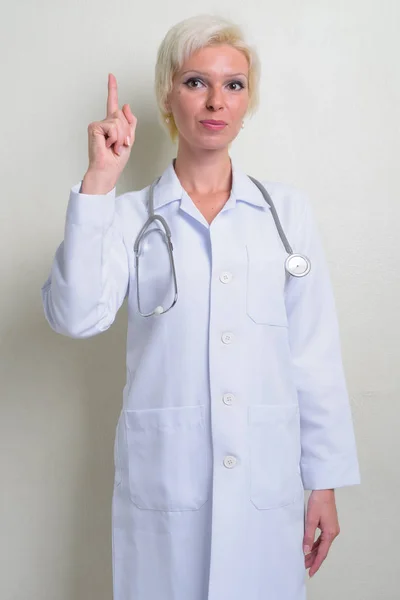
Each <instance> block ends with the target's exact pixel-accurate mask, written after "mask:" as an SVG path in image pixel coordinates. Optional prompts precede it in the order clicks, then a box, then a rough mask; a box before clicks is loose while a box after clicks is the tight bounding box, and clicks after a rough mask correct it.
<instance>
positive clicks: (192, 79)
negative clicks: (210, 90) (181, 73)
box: [185, 77, 200, 89]
mask: <svg viewBox="0 0 400 600" xmlns="http://www.w3.org/2000/svg"><path fill="white" fill-rule="evenodd" d="M197 81H199V82H200V79H199V78H198V77H190V79H188V80H187V81H185V85H187V86H188V88H193V89H196V88H197V87H198V86H193V85H189V84H190V83H194V82H197Z"/></svg>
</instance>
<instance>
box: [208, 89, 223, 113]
mask: <svg viewBox="0 0 400 600" xmlns="http://www.w3.org/2000/svg"><path fill="white" fill-rule="evenodd" d="M223 105H224V102H223V95H222V92H221V90H220V89H217V88H214V89H211V88H210V92H209V94H208V97H207V108H209V109H210V110H219V109H220V108H222V107H223Z"/></svg>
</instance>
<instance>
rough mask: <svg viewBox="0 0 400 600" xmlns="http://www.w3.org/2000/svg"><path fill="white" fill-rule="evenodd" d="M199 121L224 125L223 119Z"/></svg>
mask: <svg viewBox="0 0 400 600" xmlns="http://www.w3.org/2000/svg"><path fill="white" fill-rule="evenodd" d="M200 123H205V124H208V125H226V123H225V121H213V120H205V121H200Z"/></svg>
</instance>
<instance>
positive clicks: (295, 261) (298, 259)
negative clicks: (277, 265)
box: [285, 254, 311, 277]
mask: <svg viewBox="0 0 400 600" xmlns="http://www.w3.org/2000/svg"><path fill="white" fill-rule="evenodd" d="M285 269H286V271H287V272H288V273H289V275H293V277H304V275H307V273H309V272H310V269H311V263H310V261H309V259H308V258H307V257H306V256H304V255H303V254H290V255H289V256H288V257H287V259H286V261H285Z"/></svg>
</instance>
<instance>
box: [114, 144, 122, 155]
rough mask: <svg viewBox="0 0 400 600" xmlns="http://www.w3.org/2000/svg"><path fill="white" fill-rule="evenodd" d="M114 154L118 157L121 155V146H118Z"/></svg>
mask: <svg viewBox="0 0 400 600" xmlns="http://www.w3.org/2000/svg"><path fill="white" fill-rule="evenodd" d="M115 152H116V153H117V154H118V156H119V155H120V154H121V146H118V148H117V149H116V150H115Z"/></svg>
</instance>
